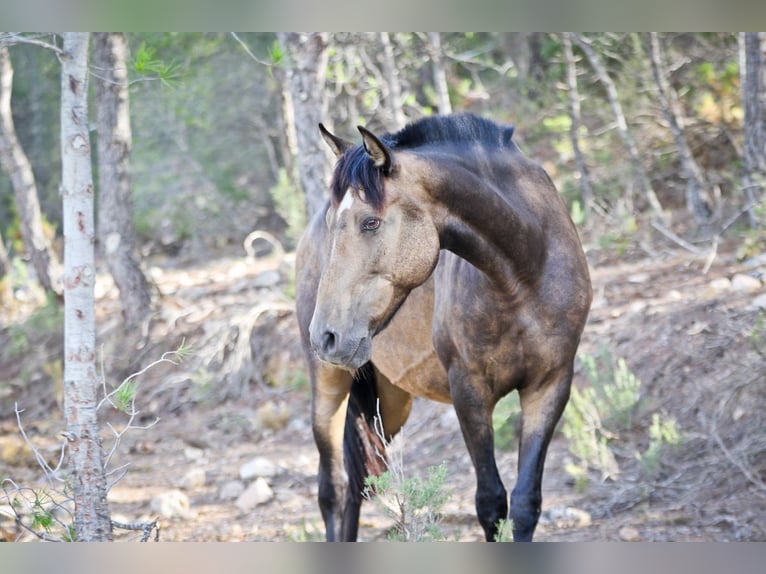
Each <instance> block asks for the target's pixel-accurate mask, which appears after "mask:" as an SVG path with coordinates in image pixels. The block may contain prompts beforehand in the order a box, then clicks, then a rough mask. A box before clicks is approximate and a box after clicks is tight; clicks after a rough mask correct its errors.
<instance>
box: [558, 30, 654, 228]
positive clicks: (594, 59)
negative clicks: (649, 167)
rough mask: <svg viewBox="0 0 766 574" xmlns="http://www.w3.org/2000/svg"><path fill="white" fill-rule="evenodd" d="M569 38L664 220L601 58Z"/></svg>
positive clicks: (585, 44) (644, 188)
mask: <svg viewBox="0 0 766 574" xmlns="http://www.w3.org/2000/svg"><path fill="white" fill-rule="evenodd" d="M571 38H572V40H573V41H574V42H575V44H577V46H579V48H580V49H581V50H582V51H583V53H584V54H585V57H586V58H588V61H589V62H590V65H591V67H592V68H593V71H594V72H595V74H596V77H597V78H598V81H599V82H600V83H601V85H602V86H604V89H605V90H606V97H607V100H609V105H610V106H611V108H612V113H613V114H614V118H615V122H616V125H617V131H618V132H619V134H620V137H621V138H622V141H623V143H624V144H625V148H626V149H627V150H628V154H629V155H630V160H631V164H632V167H633V170H634V172H635V174H636V176H637V178H638V180H639V184H640V186H641V189H642V191H643V193H644V195H645V196H646V200H647V202H648V203H649V206H650V207H651V208H652V210H653V211H654V212H655V213H656V214H657V216H658V217H660V219H663V220H664V218H665V215H664V213H663V209H662V204H661V203H660V200H659V198H658V197H657V193H656V192H655V191H654V187H652V182H651V180H650V179H649V176H648V175H647V173H646V169H645V168H644V163H643V161H642V159H641V154H640V153H639V151H638V146H637V145H636V140H635V139H633V134H631V132H630V129H629V128H628V122H627V120H626V119H625V113H624V112H623V110H622V104H620V98H619V96H618V95H617V87H616V86H615V84H614V81H613V80H612V78H611V77H610V76H609V73H608V72H607V70H606V66H605V65H604V63H603V61H602V59H601V56H600V55H599V53H598V52H597V51H596V50H595V49H594V48H593V46H592V45H591V43H590V41H589V40H588V39H587V38H584V37H582V36H580V35H579V34H577V33H571Z"/></svg>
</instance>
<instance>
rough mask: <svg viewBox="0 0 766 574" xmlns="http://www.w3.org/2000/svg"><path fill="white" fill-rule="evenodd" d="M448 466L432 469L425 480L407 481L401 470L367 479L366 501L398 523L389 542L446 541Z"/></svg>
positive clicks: (389, 537)
mask: <svg viewBox="0 0 766 574" xmlns="http://www.w3.org/2000/svg"><path fill="white" fill-rule="evenodd" d="M446 476H447V467H446V466H445V465H444V464H441V465H439V466H432V467H429V468H428V470H427V476H426V478H425V479H420V478H418V477H412V478H404V477H403V475H402V472H401V469H400V468H399V469H396V470H395V471H392V470H387V471H386V472H384V473H383V474H381V475H380V476H370V477H367V479H366V480H365V491H364V496H365V498H367V499H369V500H372V501H373V502H374V503H375V504H377V505H378V507H379V508H381V510H382V511H383V512H384V513H385V514H386V515H388V516H389V517H391V518H392V519H393V520H394V521H395V524H394V528H393V530H392V531H391V532H390V533H389V536H388V539H389V540H394V541H399V542H424V541H436V540H444V535H443V534H442V532H441V530H440V528H439V518H440V513H441V510H442V508H443V507H444V504H445V503H446V502H447V499H448V495H447V493H446V491H445V488H444V479H445V478H446Z"/></svg>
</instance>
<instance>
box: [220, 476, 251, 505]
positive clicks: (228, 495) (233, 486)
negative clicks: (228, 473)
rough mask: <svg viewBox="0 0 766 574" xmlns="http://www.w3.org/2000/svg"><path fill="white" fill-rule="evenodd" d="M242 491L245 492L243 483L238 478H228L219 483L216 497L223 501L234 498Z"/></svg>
mask: <svg viewBox="0 0 766 574" xmlns="http://www.w3.org/2000/svg"><path fill="white" fill-rule="evenodd" d="M243 492H245V483H243V482H242V481H240V480H230V481H229V482H225V483H224V484H222V485H221V488H220V489H219V491H218V498H219V499H220V500H224V501H228V500H236V499H237V498H239V496H240V495H241V494H242V493H243Z"/></svg>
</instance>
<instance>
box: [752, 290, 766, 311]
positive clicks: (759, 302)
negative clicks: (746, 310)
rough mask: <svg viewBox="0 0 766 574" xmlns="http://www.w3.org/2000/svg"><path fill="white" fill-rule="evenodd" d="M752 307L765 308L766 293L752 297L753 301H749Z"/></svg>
mask: <svg viewBox="0 0 766 574" xmlns="http://www.w3.org/2000/svg"><path fill="white" fill-rule="evenodd" d="M751 305H752V306H753V308H754V309H764V310H766V293H764V294H763V295H758V297H756V298H755V299H753V302H752V303H751Z"/></svg>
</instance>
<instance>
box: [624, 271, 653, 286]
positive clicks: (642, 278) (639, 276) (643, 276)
mask: <svg viewBox="0 0 766 574" xmlns="http://www.w3.org/2000/svg"><path fill="white" fill-rule="evenodd" d="M649 279H651V275H649V273H634V274H633V275H629V276H628V282H629V283H633V284H641V283H646V282H647V281H649Z"/></svg>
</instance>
